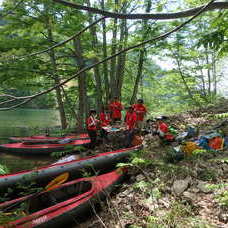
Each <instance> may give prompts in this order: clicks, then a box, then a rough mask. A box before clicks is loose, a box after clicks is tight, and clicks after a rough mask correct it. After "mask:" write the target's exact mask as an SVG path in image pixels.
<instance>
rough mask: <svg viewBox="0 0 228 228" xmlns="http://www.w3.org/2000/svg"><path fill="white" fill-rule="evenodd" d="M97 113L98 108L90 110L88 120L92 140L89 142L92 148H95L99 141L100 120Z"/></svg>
mask: <svg viewBox="0 0 228 228" xmlns="http://www.w3.org/2000/svg"><path fill="white" fill-rule="evenodd" d="M96 114H97V112H96V110H94V109H91V110H90V112H89V117H88V118H87V120H86V127H87V132H88V135H89V137H90V140H91V141H90V144H89V148H90V149H94V147H95V145H96V142H97V125H98V123H99V120H97V119H96Z"/></svg>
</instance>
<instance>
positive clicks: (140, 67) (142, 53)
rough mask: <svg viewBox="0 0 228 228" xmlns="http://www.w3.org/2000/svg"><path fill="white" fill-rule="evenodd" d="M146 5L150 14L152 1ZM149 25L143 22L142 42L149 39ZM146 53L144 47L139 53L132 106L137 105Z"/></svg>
mask: <svg viewBox="0 0 228 228" xmlns="http://www.w3.org/2000/svg"><path fill="white" fill-rule="evenodd" d="M145 3H146V4H147V5H146V13H149V12H150V9H151V1H150V0H146V1H145ZM147 24H148V20H143V29H144V33H143V36H142V40H145V39H146V37H147ZM145 53H146V49H145V48H144V46H143V47H142V48H141V49H140V51H139V60H138V72H137V76H136V79H135V84H134V89H133V93H132V96H131V100H130V104H133V103H135V100H136V96H137V93H138V88H139V82H140V80H141V79H142V72H143V62H144V56H145Z"/></svg>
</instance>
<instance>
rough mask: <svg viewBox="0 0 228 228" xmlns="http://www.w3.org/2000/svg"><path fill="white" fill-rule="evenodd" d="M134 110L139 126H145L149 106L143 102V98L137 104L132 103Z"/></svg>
mask: <svg viewBox="0 0 228 228" xmlns="http://www.w3.org/2000/svg"><path fill="white" fill-rule="evenodd" d="M132 107H133V109H134V112H135V113H136V114H137V127H138V128H140V129H142V128H143V127H144V126H143V125H144V123H143V120H144V117H145V116H146V113H147V108H146V106H145V105H144V104H143V99H138V100H137V103H136V104H133V105H132Z"/></svg>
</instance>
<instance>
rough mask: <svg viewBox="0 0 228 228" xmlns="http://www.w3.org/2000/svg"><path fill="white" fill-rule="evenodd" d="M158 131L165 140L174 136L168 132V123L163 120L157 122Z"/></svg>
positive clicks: (172, 138) (170, 139)
mask: <svg viewBox="0 0 228 228" xmlns="http://www.w3.org/2000/svg"><path fill="white" fill-rule="evenodd" d="M158 132H159V133H160V134H161V136H163V137H164V138H165V139H166V140H168V141H172V140H174V136H173V135H172V134H171V133H169V128H168V125H167V124H166V123H164V122H162V123H160V124H158Z"/></svg>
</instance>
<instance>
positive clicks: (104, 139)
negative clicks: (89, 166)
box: [101, 129, 109, 142]
mask: <svg viewBox="0 0 228 228" xmlns="http://www.w3.org/2000/svg"><path fill="white" fill-rule="evenodd" d="M101 137H102V139H103V142H108V141H109V140H108V133H107V131H105V130H104V129H101Z"/></svg>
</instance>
